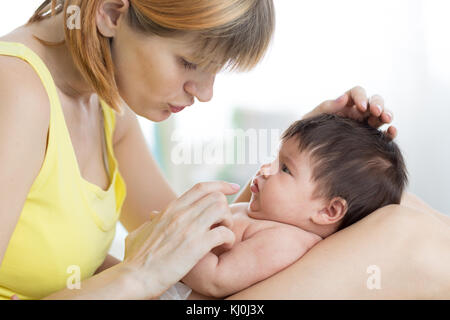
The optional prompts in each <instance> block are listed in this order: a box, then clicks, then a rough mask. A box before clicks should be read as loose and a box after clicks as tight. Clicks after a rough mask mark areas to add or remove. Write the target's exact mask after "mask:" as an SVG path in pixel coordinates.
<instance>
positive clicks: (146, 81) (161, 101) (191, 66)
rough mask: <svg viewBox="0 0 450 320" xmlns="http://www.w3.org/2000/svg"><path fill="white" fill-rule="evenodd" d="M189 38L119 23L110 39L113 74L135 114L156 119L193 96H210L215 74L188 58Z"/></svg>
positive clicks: (158, 120)
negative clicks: (142, 31) (146, 31)
mask: <svg viewBox="0 0 450 320" xmlns="http://www.w3.org/2000/svg"><path fill="white" fill-rule="evenodd" d="M191 43H192V39H191V38H189V37H183V38H162V37H157V36H153V35H151V36H149V35H142V34H140V33H138V32H136V31H135V30H132V29H131V28H130V26H128V25H127V23H122V24H121V25H120V27H119V28H118V30H117V33H116V35H115V37H114V40H113V43H112V58H113V63H114V66H115V77H116V81H117V86H118V88H119V92H120V95H121V97H122V99H123V100H124V101H125V102H126V103H127V105H128V106H129V107H130V108H131V109H132V110H133V111H134V112H135V113H136V114H138V115H140V116H142V117H144V118H147V119H149V120H151V121H155V122H160V121H163V120H166V119H167V118H169V117H170V115H171V114H172V113H176V112H177V111H178V110H179V109H180V108H178V110H177V108H175V109H174V108H171V106H172V107H187V106H190V105H192V104H193V103H194V98H195V97H196V98H197V99H198V100H199V101H201V102H207V101H209V100H211V99H212V97H213V85H214V79H215V74H214V73H210V72H207V71H204V70H202V69H200V68H198V67H197V66H196V65H195V61H192V60H191V56H192V55H193V52H192V48H191V47H192V46H190V44H191Z"/></svg>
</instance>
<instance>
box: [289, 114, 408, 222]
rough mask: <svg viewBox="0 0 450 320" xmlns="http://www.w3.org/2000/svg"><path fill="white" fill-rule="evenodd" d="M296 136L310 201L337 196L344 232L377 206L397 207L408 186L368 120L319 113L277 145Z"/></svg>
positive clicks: (395, 156)
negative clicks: (343, 208)
mask: <svg viewBox="0 0 450 320" xmlns="http://www.w3.org/2000/svg"><path fill="white" fill-rule="evenodd" d="M291 138H295V139H297V141H298V146H299V151H300V152H306V153H307V154H308V155H309V156H310V157H311V163H312V166H313V168H312V179H313V181H315V182H316V183H317V188H316V190H315V192H314V195H313V196H314V197H315V198H318V197H322V198H325V199H328V200H331V199H333V198H334V197H341V198H343V199H345V200H346V201H347V205H348V210H347V213H346V214H345V216H344V218H343V219H342V220H341V223H340V225H339V227H338V230H341V229H344V228H346V227H348V226H350V225H352V224H353V223H355V222H357V221H359V220H361V219H362V218H364V217H365V216H367V215H368V214H370V213H372V212H373V211H375V210H376V209H378V208H381V207H383V206H386V205H389V204H399V203H400V200H401V197H402V193H403V190H404V189H405V188H406V185H407V183H408V176H407V170H406V166H405V162H404V160H403V156H402V154H401V152H400V149H399V147H398V146H397V144H396V143H395V142H393V141H392V140H391V139H390V138H389V137H388V136H387V135H386V134H385V133H384V132H381V131H380V130H378V129H375V128H372V127H371V126H369V125H368V124H367V122H358V121H355V120H351V119H348V118H343V117H340V116H337V115H331V114H322V115H319V116H316V117H312V118H308V119H305V120H300V121H296V122H295V123H293V124H292V125H291V126H290V127H289V128H288V129H287V130H286V131H285V132H284V133H283V136H282V141H283V142H284V141H286V140H288V139H291Z"/></svg>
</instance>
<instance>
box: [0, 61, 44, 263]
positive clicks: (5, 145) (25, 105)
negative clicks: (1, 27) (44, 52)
mask: <svg viewBox="0 0 450 320" xmlns="http://www.w3.org/2000/svg"><path fill="white" fill-rule="evenodd" d="M0 69H1V70H2V73H1V74H0V164H1V166H0V204H1V205H0V265H1V262H2V259H3V256H4V254H5V252H6V249H7V247H8V243H9V240H10V238H11V236H12V234H13V232H14V229H15V227H16V224H17V222H18V221H19V217H20V213H21V211H22V209H23V206H24V204H25V201H26V198H27V195H28V192H29V191H30V188H31V186H32V185H33V183H34V180H35V179H36V177H37V176H38V173H39V171H40V168H41V166H42V163H43V161H44V156H45V151H46V141H47V131H48V125H49V120H50V110H49V100H48V97H47V94H46V92H45V90H44V87H43V86H42V84H41V83H40V79H39V77H38V76H37V75H36V74H35V73H34V72H33V70H32V68H31V67H30V66H28V65H27V64H26V63H25V62H23V61H21V60H19V59H15V58H10V57H4V56H2V57H0ZM24 92H27V94H23V93H24Z"/></svg>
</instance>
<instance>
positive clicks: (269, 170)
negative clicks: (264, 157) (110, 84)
mask: <svg viewBox="0 0 450 320" xmlns="http://www.w3.org/2000/svg"><path fill="white" fill-rule="evenodd" d="M258 173H259V174H260V175H262V176H263V177H264V178H265V179H267V178H268V177H269V176H271V175H273V174H275V173H276V164H275V161H274V162H271V163H266V164H264V165H262V166H261V169H260V171H259V172H258Z"/></svg>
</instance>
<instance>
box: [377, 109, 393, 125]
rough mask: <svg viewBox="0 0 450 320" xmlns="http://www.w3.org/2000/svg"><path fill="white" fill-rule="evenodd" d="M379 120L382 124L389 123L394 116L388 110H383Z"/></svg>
mask: <svg viewBox="0 0 450 320" xmlns="http://www.w3.org/2000/svg"><path fill="white" fill-rule="evenodd" d="M380 119H381V122H383V123H391V122H392V120H394V115H393V113H392V112H391V111H390V110H387V109H384V110H383V113H382V114H381V116H380Z"/></svg>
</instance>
